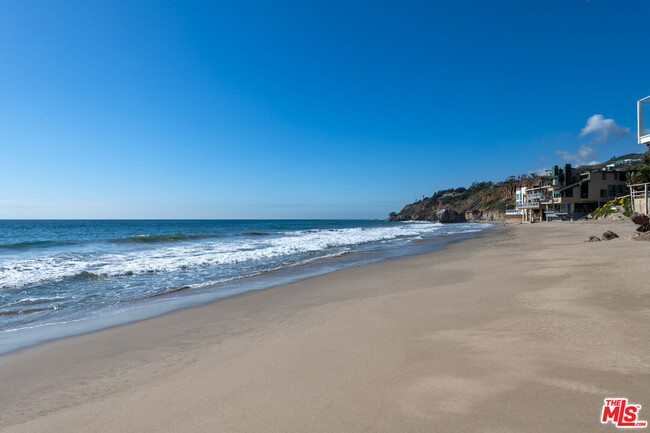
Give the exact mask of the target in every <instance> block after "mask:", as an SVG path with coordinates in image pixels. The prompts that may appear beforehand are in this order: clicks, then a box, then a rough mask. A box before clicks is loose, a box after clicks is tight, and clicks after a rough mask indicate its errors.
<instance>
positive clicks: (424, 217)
mask: <svg viewBox="0 0 650 433" xmlns="http://www.w3.org/2000/svg"><path fill="white" fill-rule="evenodd" d="M538 180H539V177H537V176H526V175H522V176H519V177H518V178H515V177H514V176H513V177H510V178H508V179H507V180H506V181H503V182H498V183H492V182H474V183H473V184H472V185H471V186H470V187H469V188H464V187H460V188H451V189H446V190H440V191H437V192H436V193H434V194H433V195H432V196H431V197H423V198H422V199H421V200H417V201H416V202H414V203H411V204H407V205H406V206H404V207H403V208H402V210H400V211H399V212H397V213H395V212H391V213H390V214H389V215H388V220H389V221H436V222H441V223H462V222H479V221H481V222H482V221H503V220H504V219H505V210H506V208H507V207H514V205H515V192H516V190H517V188H520V187H522V186H532V185H533V184H534V183H535V182H536V181H538Z"/></svg>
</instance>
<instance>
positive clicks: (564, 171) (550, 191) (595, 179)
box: [515, 164, 627, 222]
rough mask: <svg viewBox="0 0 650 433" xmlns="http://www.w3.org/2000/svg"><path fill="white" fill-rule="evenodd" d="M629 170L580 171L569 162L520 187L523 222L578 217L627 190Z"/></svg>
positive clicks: (518, 206)
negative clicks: (533, 183)
mask: <svg viewBox="0 0 650 433" xmlns="http://www.w3.org/2000/svg"><path fill="white" fill-rule="evenodd" d="M626 173H627V172H626V170H617V169H615V168H613V167H607V168H605V169H602V170H586V171H578V170H575V169H572V168H571V164H566V165H565V166H564V168H560V167H558V166H557V165H556V166H554V167H553V169H552V170H551V173H550V175H548V176H544V177H542V178H541V180H540V182H539V183H538V184H536V185H533V186H532V187H522V188H517V191H516V194H517V195H516V207H515V209H516V210H518V211H520V212H521V213H522V221H523V222H536V221H544V220H546V221H550V220H554V219H562V220H571V221H573V220H575V219H578V218H582V217H583V216H586V215H587V214H589V213H590V212H593V211H594V210H596V208H598V207H599V206H602V205H603V204H605V203H607V202H608V201H610V200H612V199H614V198H616V197H620V196H622V195H625V194H626V193H627V183H626Z"/></svg>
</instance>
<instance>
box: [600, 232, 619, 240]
mask: <svg viewBox="0 0 650 433" xmlns="http://www.w3.org/2000/svg"><path fill="white" fill-rule="evenodd" d="M617 237H618V235H617V234H616V233H614V232H613V231H611V230H607V231H606V232H605V233H603V240H604V241H611V240H612V239H616V238H617Z"/></svg>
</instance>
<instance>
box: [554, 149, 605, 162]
mask: <svg viewBox="0 0 650 433" xmlns="http://www.w3.org/2000/svg"><path fill="white" fill-rule="evenodd" d="M556 154H557V155H558V156H559V157H560V158H562V159H563V160H565V161H569V162H575V163H577V164H585V163H586V161H587V160H591V161H590V163H595V162H594V161H593V160H594V159H595V158H598V149H596V148H594V147H591V146H588V145H586V144H582V145H580V147H579V148H578V151H577V152H576V153H571V152H568V151H566V150H558V151H557V152H556Z"/></svg>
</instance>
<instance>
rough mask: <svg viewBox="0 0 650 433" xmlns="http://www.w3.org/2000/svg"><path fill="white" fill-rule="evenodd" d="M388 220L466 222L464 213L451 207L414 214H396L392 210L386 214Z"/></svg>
mask: <svg viewBox="0 0 650 433" xmlns="http://www.w3.org/2000/svg"><path fill="white" fill-rule="evenodd" d="M388 220H389V221H435V222H441V223H462V222H466V221H467V220H466V219H465V215H464V214H460V213H458V212H456V211H455V210H453V209H449V208H445V209H426V210H423V211H421V212H418V213H415V214H408V215H405V214H402V213H399V214H396V213H395V212H392V213H391V214H390V215H389V216H388Z"/></svg>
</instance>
